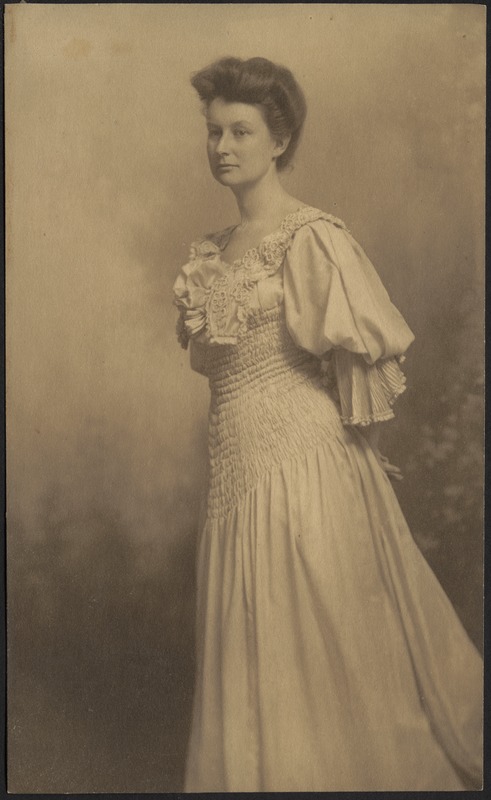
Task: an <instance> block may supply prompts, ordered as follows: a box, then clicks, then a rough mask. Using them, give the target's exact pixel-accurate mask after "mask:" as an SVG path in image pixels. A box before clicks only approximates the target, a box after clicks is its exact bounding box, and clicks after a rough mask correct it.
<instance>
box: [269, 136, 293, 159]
mask: <svg viewBox="0 0 491 800" xmlns="http://www.w3.org/2000/svg"><path fill="white" fill-rule="evenodd" d="M291 138H292V137H291V135H290V134H288V135H287V136H282V137H281V138H279V139H276V144H275V148H274V150H273V158H278V157H279V156H281V155H282V154H283V153H284V152H285V150H286V148H287V147H288V145H289V144H290V139H291Z"/></svg>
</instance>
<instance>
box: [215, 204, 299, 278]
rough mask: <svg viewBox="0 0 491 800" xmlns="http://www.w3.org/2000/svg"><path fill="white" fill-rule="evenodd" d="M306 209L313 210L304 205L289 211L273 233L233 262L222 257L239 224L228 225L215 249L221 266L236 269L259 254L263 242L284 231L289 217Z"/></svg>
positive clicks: (220, 235) (268, 234)
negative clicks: (218, 253)
mask: <svg viewBox="0 0 491 800" xmlns="http://www.w3.org/2000/svg"><path fill="white" fill-rule="evenodd" d="M306 208H310V209H313V206H309V205H307V204H305V205H302V206H299V207H298V208H296V209H294V211H289V213H288V214H286V216H284V217H283V219H282V220H281V222H280V224H279V225H278V227H277V228H275V229H274V230H273V231H271V233H267V234H266V235H265V236H263V237H262V238H261V239H260V240H259V242H258V243H257V244H256V245H254V247H249V248H248V249H247V250H246V251H245V252H244V253H242V255H241V256H240V257H239V258H235V259H234V260H233V261H227V260H226V259H225V258H224V257H223V251H224V250H225V248H226V247H227V245H228V243H229V241H230V237H231V236H232V234H233V232H234V230H236V228H238V227H239V224H240V223H237V225H230V227H228V228H225V230H224V231H222V232H221V233H220V234H219V236H218V238H219V242H218V243H217V247H218V249H219V251H220V254H221V255H220V261H221V262H222V264H223V265H224V266H225V267H227V268H229V269H234V268H236V267H237V266H239V265H240V264H241V263H242V261H244V260H245V259H246V258H247V257H248V256H251V255H256V254H257V253H258V252H259V249H260V247H261V245H262V244H263V242H264V241H266V239H270V238H271V237H273V236H277V235H278V234H279V233H281V232H282V231H283V230H284V228H285V225H286V223H287V222H288V221H289V220H290V217H294V216H295V215H296V214H298V213H299V212H300V211H303V210H304V209H306ZM222 237H224V239H222Z"/></svg>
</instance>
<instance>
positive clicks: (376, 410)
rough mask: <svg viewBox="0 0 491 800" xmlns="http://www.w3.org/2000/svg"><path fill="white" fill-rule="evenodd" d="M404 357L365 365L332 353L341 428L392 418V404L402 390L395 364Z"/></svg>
mask: <svg viewBox="0 0 491 800" xmlns="http://www.w3.org/2000/svg"><path fill="white" fill-rule="evenodd" d="M403 359H404V356H398V357H391V358H386V359H381V360H380V361H377V363H376V364H367V362H366V361H365V360H364V358H363V357H362V356H360V355H358V354H354V353H350V352H348V351H347V350H343V349H340V350H336V351H334V353H333V361H334V371H335V375H336V385H337V394H338V397H339V403H340V406H341V421H342V422H343V424H344V425H362V426H365V425H371V424H372V423H374V422H384V421H386V420H389V419H392V418H393V417H394V411H393V408H392V406H393V404H394V402H395V400H396V399H397V398H398V397H399V395H401V394H402V392H404V390H405V389H406V377H405V375H404V373H403V372H402V370H401V368H400V366H399V364H400V363H401V362H402V361H403Z"/></svg>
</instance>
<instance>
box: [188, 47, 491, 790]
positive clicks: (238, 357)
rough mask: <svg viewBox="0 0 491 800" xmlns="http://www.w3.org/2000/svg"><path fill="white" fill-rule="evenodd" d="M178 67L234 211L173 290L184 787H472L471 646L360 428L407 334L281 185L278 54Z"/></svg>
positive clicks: (395, 391) (390, 470)
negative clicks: (187, 619)
mask: <svg viewBox="0 0 491 800" xmlns="http://www.w3.org/2000/svg"><path fill="white" fill-rule="evenodd" d="M192 84H193V86H194V87H195V89H196V90H197V92H198V94H199V96H200V98H201V100H202V101H203V103H204V108H205V113H206V122H207V127H208V158H209V163H210V168H211V171H212V174H213V176H214V177H215V179H216V180H217V181H219V183H221V184H222V185H223V186H226V187H228V188H229V189H231V190H232V192H233V194H234V196H235V199H236V201H237V205H238V208H239V212H240V217H241V222H240V223H239V224H238V225H234V226H232V227H229V228H226V229H225V230H223V231H221V232H219V233H215V234H212V235H207V236H206V237H204V238H203V239H201V240H199V241H198V242H196V243H195V244H194V245H193V246H192V248H191V256H190V260H189V263H187V264H186V265H185V266H184V267H183V268H182V270H181V272H180V274H179V276H178V278H177V280H176V283H175V286H174V292H175V302H176V304H177V306H178V307H179V309H180V317H179V324H178V331H179V338H180V341H181V343H182V345H183V346H184V347H187V345H188V342H189V343H190V345H191V365H192V367H193V368H194V369H196V370H197V371H199V372H201V373H203V374H204V375H206V376H207V377H208V378H209V381H210V387H211V408H210V416H209V425H210V433H209V456H210V470H209V485H208V493H207V502H206V509H205V515H204V519H203V522H202V525H201V532H200V539H199V553H198V618H197V638H198V642H197V657H198V662H197V663H198V667H197V677H196V690H195V699H194V710H193V723H192V733H191V740H190V745H189V753H188V762H187V770H186V786H185V788H186V790H187V791H205V792H206V791H382V790H413V791H425V790H461V789H464V788H465V787H466V786H469V785H476V786H478V785H480V781H481V743H480V736H481V727H482V726H481V713H482V699H481V681H482V665H481V660H480V657H479V655H478V653H477V651H476V650H475V648H474V646H473V645H472V643H471V642H470V640H469V639H468V637H467V635H466V633H465V632H464V630H463V628H462V626H461V624H460V622H459V620H458V618H457V616H456V614H455V612H454V610H453V608H452V606H451V604H450V602H449V600H448V599H447V597H446V595H445V594H444V592H443V590H442V588H441V587H440V585H439V583H438V582H437V580H436V578H435V576H434V575H433V573H432V572H431V570H430V568H429V566H428V565H427V563H426V561H425V560H424V558H423V557H422V555H421V553H420V551H419V550H418V548H417V547H416V545H415V543H414V541H413V539H412V538H411V535H410V533H409V530H408V528H407V525H406V523H405V520H404V518H403V516H402V512H401V510H400V508H399V505H398V502H397V499H396V497H395V495H394V492H393V489H392V487H391V485H390V480H389V479H390V478H392V479H395V480H397V479H399V478H400V477H401V476H400V472H399V470H398V469H397V467H394V466H392V465H391V464H389V463H388V461H387V459H384V457H382V456H381V455H380V452H379V450H378V445H377V435H378V430H379V427H380V425H379V423H380V422H381V421H383V420H387V419H390V418H391V417H393V410H392V404H393V402H394V400H395V398H396V397H397V396H398V395H399V394H400V393H401V392H402V391H403V390H404V376H403V374H402V372H401V369H400V366H399V365H400V363H401V361H402V360H403V354H404V352H405V350H406V349H407V348H408V346H409V345H410V344H411V342H412V340H413V335H412V333H411V331H410V330H409V328H408V327H407V325H406V323H405V322H404V320H403V318H402V316H401V315H400V314H399V312H398V311H397V310H396V309H395V308H394V306H393V305H392V304H391V302H390V300H389V297H388V295H387V293H386V291H385V289H384V288H383V286H382V284H381V282H380V280H379V278H378V276H377V274H376V272H375V270H374V268H373V266H372V265H371V263H370V262H369V261H368V259H367V257H366V255H365V254H364V252H363V250H362V249H361V248H360V247H359V245H358V244H357V243H356V242H355V240H354V239H353V238H352V237H351V235H350V234H349V232H348V231H347V230H346V227H345V226H344V224H343V223H342V222H341V221H340V220H338V219H336V218H335V217H333V216H331V215H330V214H327V213H324V212H323V211H320V210H319V209H316V208H312V207H311V206H308V205H305V204H304V203H302V202H300V201H299V200H296V199H295V198H293V197H291V196H290V195H289V194H288V193H287V192H286V191H285V189H284V188H283V187H282V184H281V182H280V173H281V171H282V170H283V169H284V168H285V167H286V166H287V165H288V164H289V163H290V162H291V159H292V156H293V154H294V152H295V148H296V147H297V144H298V141H299V137H300V133H301V130H302V125H303V122H304V118H305V101H304V97H303V95H302V92H301V90H300V88H299V86H298V85H297V83H296V81H295V79H294V78H293V76H292V74H291V73H290V72H289V70H287V69H285V68H283V67H280V66H277V65H274V64H272V63H271V62H270V61H267V60H266V59H262V58H253V59H249V60H247V61H241V60H240V59H235V58H227V59H222V60H220V61H218V62H216V63H215V64H212V65H211V66H210V67H208V68H206V69H204V70H202V71H201V72H198V73H197V74H196V75H195V76H194V77H193V80H192Z"/></svg>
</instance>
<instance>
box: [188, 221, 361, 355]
mask: <svg viewBox="0 0 491 800" xmlns="http://www.w3.org/2000/svg"><path fill="white" fill-rule="evenodd" d="M320 218H323V219H327V220H329V221H331V222H333V223H334V224H335V225H337V226H339V227H343V228H345V225H344V223H343V222H342V221H341V220H339V219H338V218H337V217H334V216H332V215H331V214H326V213H325V212H324V211H320V210H319V209H318V208H314V207H312V206H302V207H301V208H299V209H297V210H296V211H293V212H290V213H289V214H287V215H286V217H284V219H283V221H282V222H281V224H280V226H279V227H278V228H277V229H276V230H275V231H273V232H272V233H270V234H268V235H266V236H264V237H263V238H262V239H261V241H260V242H259V243H258V244H257V245H256V246H255V247H251V248H249V249H248V250H246V252H245V253H244V254H243V255H242V256H241V257H240V258H238V259H235V260H234V261H233V262H231V263H227V262H226V261H225V260H224V259H223V257H222V252H223V250H224V249H225V247H226V246H227V243H228V241H229V239H230V236H231V235H232V233H233V231H234V230H235V228H236V227H237V225H231V226H229V227H227V228H225V229H223V230H222V231H219V232H217V233H212V234H208V235H207V236H205V237H204V238H202V239H199V240H198V241H195V242H193V243H192V244H191V248H190V253H189V260H188V262H187V263H186V264H185V265H184V266H183V267H182V268H181V270H180V272H179V274H178V276H177V279H176V281H175V283H174V287H173V291H174V303H175V304H176V305H177V307H178V308H179V311H180V315H179V320H178V324H177V334H178V339H179V341H180V343H181V345H182V346H183V347H184V348H187V346H188V342H189V339H190V338H192V337H194V336H197V335H198V334H200V333H202V332H203V331H206V334H207V339H208V341H209V342H210V343H211V344H235V343H236V342H237V336H238V335H239V334H240V333H241V332H242V331H244V330H245V328H246V324H247V315H248V312H249V303H250V297H251V290H252V288H253V286H254V284H255V283H257V282H258V281H259V280H261V279H263V278H267V277H269V276H270V275H273V274H274V273H275V272H277V270H278V269H279V268H280V266H281V264H282V262H283V259H284V257H285V252H286V250H287V248H288V246H289V243H290V241H291V239H292V236H293V235H294V234H295V232H296V231H297V230H298V229H299V228H300V227H302V225H305V224H307V223H309V222H313V221H315V220H317V219H320Z"/></svg>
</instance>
